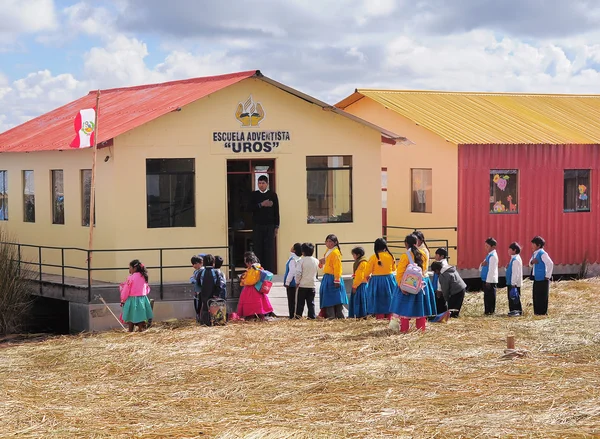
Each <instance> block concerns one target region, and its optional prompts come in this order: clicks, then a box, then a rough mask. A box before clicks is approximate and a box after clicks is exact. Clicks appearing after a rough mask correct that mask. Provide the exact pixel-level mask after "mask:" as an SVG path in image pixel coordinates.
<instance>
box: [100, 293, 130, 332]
mask: <svg viewBox="0 0 600 439" xmlns="http://www.w3.org/2000/svg"><path fill="white" fill-rule="evenodd" d="M96 297H97V298H98V299H100V300H101V301H102V303H103V304H104V306H106V309H108V310H109V311H110V313H111V314H112V315H113V317H114V318H115V320H116V321H117V322H119V325H121V328H123V329H126V328H125V325H123V323H121V320H119V318H118V317H117V316H116V315H115V313H114V312H112V309H110V307H109V306H108V304H107V303H106V302H105V301H104V298H103V297H102V296H96Z"/></svg>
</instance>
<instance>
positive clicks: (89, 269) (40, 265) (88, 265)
mask: <svg viewBox="0 0 600 439" xmlns="http://www.w3.org/2000/svg"><path fill="white" fill-rule="evenodd" d="M0 244H2V245H13V246H15V247H16V248H17V261H16V262H18V263H19V273H20V270H21V265H25V266H34V267H37V270H36V271H37V274H38V276H39V278H38V280H39V284H40V286H39V292H40V295H43V274H44V270H43V269H44V268H45V267H49V268H60V271H61V275H60V276H61V286H62V297H63V298H64V297H65V288H66V286H67V284H66V283H65V277H66V276H65V270H75V271H80V272H84V273H85V275H86V278H85V279H86V281H87V295H88V303H89V302H91V301H92V285H93V279H92V273H93V272H96V271H121V270H125V268H124V267H123V266H121V265H120V266H118V267H93V266H92V259H93V255H94V254H97V253H115V254H116V253H125V252H129V253H146V254H148V252H154V253H158V261H159V263H158V265H146V269H148V270H158V273H159V291H160V299H161V300H162V299H163V290H164V284H165V283H164V277H165V276H164V272H165V270H171V269H183V268H190V264H189V262H188V263H187V264H186V265H164V262H163V261H164V255H165V252H170V251H187V250H190V252H191V251H193V252H194V253H193V254H198V253H203V252H204V251H206V250H211V251H214V250H217V251H218V250H226V253H227V264H225V263H224V264H223V267H227V268H228V269H229V276H228V278H229V279H228V281H229V282H231V283H232V282H233V279H234V278H235V267H234V266H233V264H232V260H233V259H232V247H231V246H210V247H157V248H129V249H97V250H89V249H83V248H77V247H56V246H46V245H34V244H20V243H15V242H0ZM24 248H33V249H37V262H31V261H30V260H26V259H23V256H22V253H23V252H22V250H23V249H24ZM43 250H52V251H57V250H60V259H61V264H60V265H58V264H52V263H47V262H44V260H43ZM67 251H68V252H80V253H82V256H85V265H84V266H74V265H67V264H65V252H67ZM140 259H142V258H140ZM46 274H50V273H46ZM82 274H83V273H82ZM80 279H83V278H80ZM232 286H233V285H232Z"/></svg>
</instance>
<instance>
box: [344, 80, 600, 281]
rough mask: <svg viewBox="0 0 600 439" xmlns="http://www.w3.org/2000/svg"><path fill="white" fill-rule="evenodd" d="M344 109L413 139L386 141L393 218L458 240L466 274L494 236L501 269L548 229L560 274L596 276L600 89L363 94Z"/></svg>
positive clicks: (473, 272)
mask: <svg viewBox="0 0 600 439" xmlns="http://www.w3.org/2000/svg"><path fill="white" fill-rule="evenodd" d="M337 107H338V108H340V109H343V110H345V111H347V112H349V113H351V114H354V115H356V116H358V117H361V118H363V119H365V120H368V121H369V122H372V123H375V124H377V125H379V126H382V127H384V128H386V129H389V130H392V131H396V132H401V133H402V134H403V135H405V136H406V137H408V138H409V139H410V140H411V141H412V142H413V143H414V144H413V145H411V146H403V147H402V148H390V147H388V146H387V145H384V146H383V149H382V175H383V176H384V178H383V181H384V186H383V187H382V190H383V191H384V192H385V196H384V199H385V198H386V196H387V206H384V207H387V209H385V208H384V210H383V216H384V223H385V222H387V224H388V225H389V226H397V227H398V226H400V227H406V228H407V229H412V228H420V229H422V230H424V233H425V235H426V238H428V239H434V240H435V239H437V240H447V241H449V243H450V246H451V251H450V255H451V257H452V260H451V262H452V263H454V264H458V267H459V268H460V269H461V270H462V273H463V274H464V275H466V276H467V277H477V275H478V273H477V269H478V267H479V264H480V262H481V261H482V260H483V258H484V256H485V250H484V247H483V246H484V241H485V239H486V238H487V237H488V236H493V237H495V238H496V239H497V241H498V254H499V258H500V264H501V266H504V265H506V263H508V254H507V249H508V245H509V244H510V243H511V242H513V241H518V242H519V243H520V244H521V245H522V247H523V250H524V251H523V259H524V261H525V263H526V262H527V260H528V259H529V257H530V255H531V249H530V241H531V239H532V238H533V237H534V236H535V235H541V236H543V237H544V238H545V239H546V241H547V249H548V252H549V253H550V254H551V256H552V258H553V260H554V262H555V264H556V267H555V273H559V274H560V273H564V274H573V273H578V272H579V271H580V269H581V268H582V266H583V267H584V268H585V267H586V266H587V267H588V274H591V273H594V272H595V271H597V268H598V262H599V261H600V249H599V247H598V245H597V242H598V241H599V239H600V205H599V204H598V203H599V201H600V194H599V189H600V188H599V174H598V170H599V168H600V163H599V148H600V146H599V143H600V118H599V116H600V96H597V95H550V94H519V93H459V92H437V91H403V90H367V89H359V90H356V92H355V93H353V94H352V95H350V96H349V97H347V98H346V99H344V100H342V101H341V102H339V103H338V104H337ZM386 180H387V183H385V181H386ZM386 217H387V218H386ZM404 234H405V231H404V230H403V229H397V228H393V227H390V228H388V231H387V235H388V236H394V237H396V238H397V237H399V236H402V235H404ZM438 242H439V241H438ZM454 246H455V249H454V248H452V247H454Z"/></svg>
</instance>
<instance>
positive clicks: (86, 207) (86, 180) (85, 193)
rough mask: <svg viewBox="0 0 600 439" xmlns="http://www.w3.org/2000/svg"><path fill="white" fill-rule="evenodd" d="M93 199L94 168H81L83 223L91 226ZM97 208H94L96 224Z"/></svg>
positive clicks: (85, 225)
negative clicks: (91, 204)
mask: <svg viewBox="0 0 600 439" xmlns="http://www.w3.org/2000/svg"><path fill="white" fill-rule="evenodd" d="M91 201H92V170H91V169H82V170H81V225H82V226H84V227H89V226H90V210H91V207H90V203H91ZM95 210H96V209H94V225H96V212H95Z"/></svg>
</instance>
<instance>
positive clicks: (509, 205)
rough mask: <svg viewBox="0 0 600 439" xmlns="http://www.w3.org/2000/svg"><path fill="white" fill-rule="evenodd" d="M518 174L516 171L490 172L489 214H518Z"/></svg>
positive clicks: (500, 170)
mask: <svg viewBox="0 0 600 439" xmlns="http://www.w3.org/2000/svg"><path fill="white" fill-rule="evenodd" d="M518 204H519V173H518V171H517V170H516V169H492V170H491V171H490V213H518V212H519V210H518V209H517V206H518Z"/></svg>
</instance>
